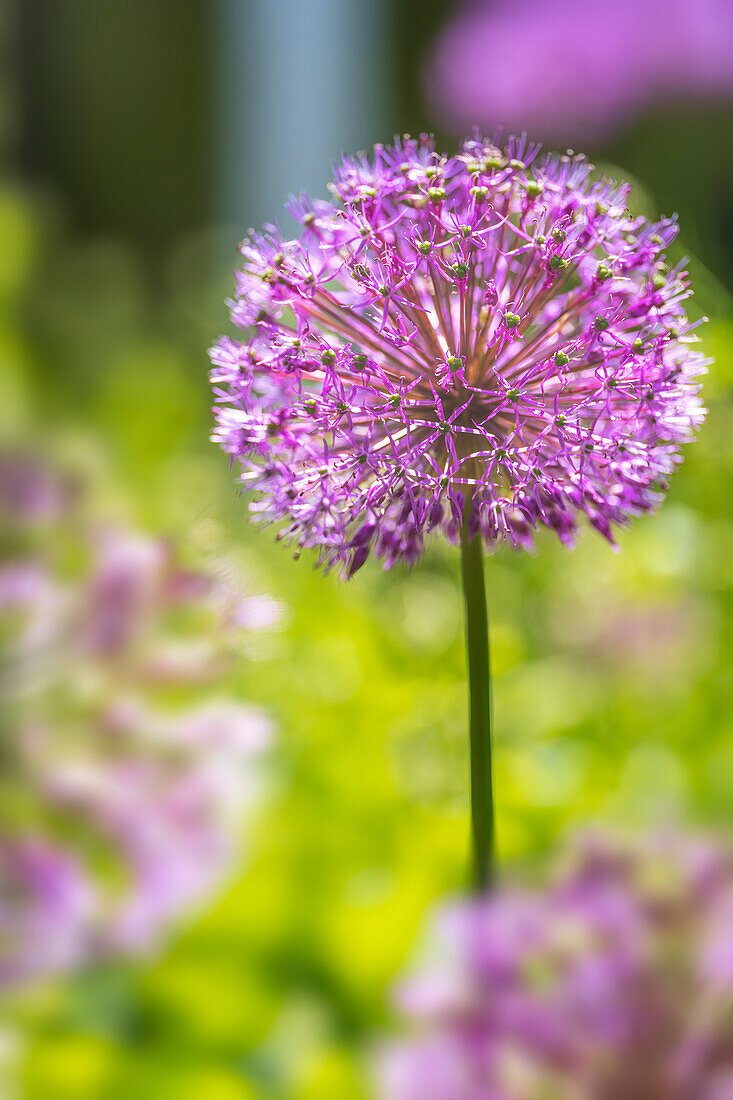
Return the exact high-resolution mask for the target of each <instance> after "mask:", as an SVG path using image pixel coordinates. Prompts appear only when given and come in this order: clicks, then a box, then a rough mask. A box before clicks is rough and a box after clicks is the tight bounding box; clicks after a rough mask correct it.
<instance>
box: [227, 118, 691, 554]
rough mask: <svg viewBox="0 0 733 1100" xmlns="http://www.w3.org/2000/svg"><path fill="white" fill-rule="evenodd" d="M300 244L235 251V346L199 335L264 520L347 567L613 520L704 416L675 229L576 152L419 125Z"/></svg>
mask: <svg viewBox="0 0 733 1100" xmlns="http://www.w3.org/2000/svg"><path fill="white" fill-rule="evenodd" d="M332 190H333V193H334V202H333V203H329V202H322V201H317V202H312V201H309V200H308V199H307V198H305V197H303V198H301V199H300V200H298V201H294V202H292V203H291V206H290V210H291V213H292V214H293V215H294V216H295V218H296V219H297V221H298V222H299V223H300V225H301V227H302V232H301V234H300V236H299V237H298V238H297V239H295V240H288V239H286V238H285V237H283V236H282V235H281V234H280V233H279V232H278V231H277V230H276V229H275V228H274V227H269V228H268V229H267V230H266V232H265V233H264V234H263V235H261V236H257V235H254V236H252V238H251V239H250V240H248V241H245V242H244V243H243V245H242V246H241V251H242V254H243V256H244V265H243V271H242V272H241V273H240V274H239V276H238V286H237V294H236V297H235V299H234V300H233V302H232V303H231V313H232V318H233V320H234V322H235V323H236V325H238V326H239V328H241V329H243V330H245V332H246V333H247V336H246V338H245V340H244V341H235V340H232V339H229V338H224V339H222V340H220V341H219V342H218V344H216V346H215V347H214V348H213V350H212V360H213V364H214V367H213V371H212V382H213V386H214V389H215V393H216V401H217V406H216V415H217V427H216V430H215V432H214V435H213V439H214V440H215V441H216V442H218V443H220V444H221V446H222V447H223V449H224V450H225V451H226V452H227V453H228V454H229V455H230V456H231V459H232V461H236V462H237V463H239V465H240V466H241V472H240V479H241V484H242V485H243V486H244V487H245V488H247V489H252V490H256V491H258V498H257V502H256V503H254V504H253V505H252V507H253V509H254V510H255V511H256V513H257V514H259V515H261V516H262V517H264V518H265V519H267V520H270V521H273V522H276V523H279V524H281V533H282V535H283V537H286V538H288V539H290V540H292V541H293V542H294V543H295V545H296V548H300V547H318V548H319V550H320V553H321V557H322V559H324V560H325V561H326V562H327V563H328V564H333V563H334V562H339V563H341V564H342V565H343V566H344V567H345V569H346V571H347V572H348V573H349V574H351V573H353V572H354V571H355V570H356V569H358V568H359V567H360V566H361V565H363V563H364V562H365V560H366V559H367V557H368V555H369V553H370V551H373V552H374V553H375V554H376V555H377V556H378V557H381V558H384V560H385V563H386V565H387V566H389V565H391V564H392V563H393V562H395V561H397V560H403V561H407V562H414V561H415V560H416V559H417V558H418V556H419V555H420V553H421V550H422V546H423V541H424V537H425V535H426V533H427V532H429V531H431V530H434V529H441V530H442V531H443V532H444V533H445V534H446V535H447V536H448V537H449V538H451V539H455V538H456V537H457V534H458V532H459V529H460V527H461V525H462V524H463V523H464V522H467V523H468V525H469V531H470V534H471V536H473V535H474V534H476V533H477V532H479V531H480V533H481V535H482V536H483V538H484V540H485V542H486V543H487V544H488V545H490V544H493V543H496V542H497V541H499V540H508V541H509V542H511V543H513V544H514V545H520V546H529V545H531V543H532V532H533V530H534V529H535V528H537V527H538V526H543V525H544V526H546V527H549V528H552V529H553V530H554V531H556V532H557V534H558V535H559V536H560V538H561V539H562V540H563V541H564V542H567V543H569V542H571V541H572V538H573V534H574V531H575V529H576V524H577V517H578V515H579V514H584V515H586V516H587V517H588V519H589V520H590V522H591V524H593V526H595V527H596V528H597V529H598V530H599V531H601V532H602V533H603V534H604V535H605V536H606V537H607V538H609V539H613V534H612V529H613V526H614V525H615V524H623V523H625V522H626V521H627V520H628V519H629V517H631V516H634V515H636V514H638V513H641V512H648V511H649V510H651V509H653V508H654V507H655V506H656V505H657V504H658V503H659V501H660V499H661V496H662V493H663V491H664V489H665V487H666V483H667V479H668V477H669V475H670V473H671V472H672V469H673V467H674V465H675V463H676V462H677V461H678V460H679V446H680V444H681V443H684V442H687V441H688V440H689V439H690V438H691V437H692V434H693V431H694V429H695V428H696V427H697V426H698V425H699V423H700V422H701V419H702V415H703V410H702V408H701V405H700V402H699V399H698V396H697V390H698V385H697V382H696V379H697V376H698V375H699V374H700V373H701V371H702V370H703V367H704V361H703V359H702V357H701V356H700V355H699V353H697V352H695V351H694V350H693V349H692V348H691V347H690V344H691V342H692V341H693V340H694V339H695V337H694V335H693V333H692V328H693V327H694V326H692V325H691V324H690V323H689V322H688V320H687V319H686V316H685V313H684V309H683V301H684V299H685V298H686V297H687V296H688V294H689V288H688V280H687V276H686V273H685V271H684V269H683V265H682V264H678V265H676V266H674V267H672V268H670V267H668V266H667V264H666V263H665V249H666V248H667V247H668V246H669V244H670V242H671V241H672V239H673V238H674V236H675V234H676V232H677V228H676V224H675V221H674V220H673V219H665V220H662V221H661V222H658V223H650V222H648V221H647V220H646V219H644V218H643V217H638V216H635V215H632V214H631V213H630V212H629V210H628V207H627V202H628V198H629V188H628V187H627V186H625V185H617V184H615V183H612V182H608V181H604V180H599V179H596V178H595V176H594V175H593V172H592V167H591V165H590V164H588V163H587V161H586V160H585V159H584V158H583V157H581V156H560V157H557V156H551V155H547V156H541V155H540V150H539V147H538V146H537V145H532V144H528V143H527V141H526V139H524V138H521V139H514V138H512V139H510V140H509V142H508V146H507V147H506V149H500V148H498V147H497V146H496V145H494V144H492V143H491V142H487V141H484V140H479V139H478V138H476V139H474V140H470V141H466V142H464V143H463V145H462V146H461V149H460V152H459V153H458V155H457V156H453V157H446V156H441V155H439V154H438V153H436V152H435V150H434V148H433V144H432V142H431V141H430V140H429V139H428V138H427V137H421V138H420V140H417V141H415V140H412V139H410V138H405V139H404V140H403V141H400V142H397V143H396V144H395V145H394V146H393V147H389V148H387V147H383V146H377V147H376V149H375V150H374V155H373V157H371V158H368V157H367V156H366V155H359V156H357V157H356V158H353V159H352V158H346V159H344V161H343V162H342V164H341V165H340V167H339V168H338V170H337V171H336V175H335V182H334V183H333V185H332Z"/></svg>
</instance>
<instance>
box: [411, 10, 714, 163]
mask: <svg viewBox="0 0 733 1100" xmlns="http://www.w3.org/2000/svg"><path fill="white" fill-rule="evenodd" d="M424 83H425V93H426V95H427V97H428V99H429V100H430V103H431V106H432V108H433V111H434V113H435V116H436V117H437V118H438V119H440V120H441V122H443V123H444V124H446V125H448V126H450V127H453V128H454V129H457V130H458V132H460V131H461V130H463V128H464V127H465V126H466V125H471V124H472V123H473V122H475V121H476V120H479V122H482V123H483V122H486V123H490V124H491V125H496V124H497V123H501V124H502V125H505V126H509V127H513V126H515V125H520V126H527V127H530V128H531V129H532V131H533V132H534V133H537V134H538V135H541V136H542V137H543V138H545V139H547V140H552V141H558V142H568V141H569V142H579V141H583V142H585V141H593V142H596V143H597V142H598V141H601V140H603V139H606V138H607V137H608V136H609V134H611V133H613V132H614V131H616V130H618V129H619V128H620V127H621V126H623V125H624V124H626V123H628V122H629V121H630V120H631V119H633V118H634V117H635V116H636V115H637V114H639V113H640V112H641V111H643V110H644V109H645V108H647V107H648V106H650V105H654V104H655V103H656V102H658V101H663V100H665V99H667V100H669V99H672V100H673V101H674V102H679V101H682V100H684V99H687V98H690V97H694V98H696V99H700V98H713V97H716V96H717V97H721V96H722V97H725V96H730V94H731V92H733V8H732V7H731V5H730V2H729V0H696V2H695V3H690V0H616V3H615V4H614V7H613V12H611V11H610V10H609V7H608V4H607V3H604V0H553V2H552V3H551V4H548V3H546V2H545V0H473V2H470V3H465V4H463V6H462V7H461V8H460V9H459V10H458V11H457V12H456V13H455V14H454V15H453V16H452V18H451V19H450V20H449V21H448V23H447V25H446V27H445V29H444V30H443V31H442V32H441V34H440V37H439V38H438V40H437V42H436V43H435V46H434V48H433V49H432V50H431V52H430V55H429V58H428V62H427V64H426V66H425V81H424Z"/></svg>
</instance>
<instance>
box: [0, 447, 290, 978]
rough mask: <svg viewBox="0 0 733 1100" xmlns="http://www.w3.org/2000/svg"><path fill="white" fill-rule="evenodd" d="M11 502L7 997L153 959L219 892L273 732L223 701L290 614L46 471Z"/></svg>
mask: <svg viewBox="0 0 733 1100" xmlns="http://www.w3.org/2000/svg"><path fill="white" fill-rule="evenodd" d="M0 482H1V483H2V486H3V490H2V491H0V515H1V516H2V520H3V528H4V542H3V552H2V559H0V663H1V669H2V673H1V674H2V681H3V682H2V689H3V707H4V717H5V719H6V729H5V733H4V740H3V777H2V788H3V790H2V802H3V819H2V823H1V824H0V987H2V986H4V985H19V984H23V983H25V982H28V981H30V980H32V979H36V978H41V977H45V976H47V975H51V974H54V973H58V972H60V971H63V970H67V969H69V968H70V967H74V966H78V965H80V964H82V963H84V962H86V961H88V960H90V959H95V958H99V957H106V956H108V955H112V954H116V953H127V952H137V951H141V950H148V949H149V948H150V947H151V946H153V945H154V944H155V943H156V942H157V941H158V939H159V937H160V936H161V934H162V933H163V932H164V931H165V929H166V928H167V927H168V926H169V925H170V924H171V922H172V921H173V920H174V919H175V918H176V917H178V916H179V915H182V914H183V913H184V912H185V911H186V910H187V909H188V908H189V907H191V906H193V905H195V904H197V903H198V902H200V901H201V900H202V899H203V898H204V897H205V896H206V894H207V893H208V892H209V891H211V890H212V889H213V888H214V887H215V886H216V885H217V884H218V882H219V881H220V880H221V877H222V875H223V873H224V872H225V870H226V869H227V867H228V866H229V864H230V862H231V858H232V856H233V855H234V853H235V836H236V832H237V831H238V823H239V822H240V820H241V816H242V812H243V810H244V809H245V807H246V806H247V804H248V803H249V802H251V795H252V793H253V783H254V782H255V774H254V761H255V758H256V756H257V755H258V754H259V753H260V752H261V751H262V750H263V749H264V748H265V747H266V745H267V744H268V742H269V739H270V724H269V720H268V719H267V717H266V716H265V715H264V714H263V713H261V712H260V711H258V710H256V709H254V708H252V707H250V706H247V705H246V704H244V703H243V702H240V701H239V700H234V699H231V698H229V697H228V695H223V696H221V697H219V695H218V694H217V692H218V690H219V689H220V687H221V685H222V684H223V682H224V678H225V677H226V674H227V672H228V669H229V667H230V666H231V663H232V661H233V659H234V658H235V656H238V655H239V653H240V652H241V649H242V642H243V639H244V635H245V634H246V632H247V631H248V629H249V628H251V629H256V630H259V629H261V628H262V627H263V626H265V625H267V624H268V622H271V621H272V618H273V612H274V611H275V610H276V607H275V605H274V604H271V603H270V604H269V614H268V613H267V612H268V607H266V606H265V604H264V603H263V601H265V599H266V598H265V597H262V596H250V597H240V596H235V595H234V593H233V592H232V591H230V590H229V589H228V588H227V586H226V585H225V583H224V581H221V582H219V581H214V580H213V579H212V578H210V577H208V576H205V575H203V574H201V573H198V572H195V571H192V570H190V569H187V568H184V567H183V566H182V565H181V564H180V562H179V561H178V559H177V556H176V554H175V553H174V551H173V549H172V547H171V546H170V545H168V544H167V543H165V542H163V541H162V540H158V539H153V538H150V537H148V536H146V535H142V534H140V533H138V532H135V531H131V530H129V529H128V528H126V527H125V528H123V527H120V526H115V527H113V526H110V525H109V524H104V525H100V524H99V523H95V522H93V521H89V519H88V517H87V515H86V513H84V512H83V508H82V505H81V504H78V502H77V503H75V498H77V497H78V492H74V491H72V490H70V489H69V487H68V485H67V484H66V482H65V479H64V478H63V477H61V476H57V475H56V473H55V472H54V471H53V470H52V469H50V468H45V467H43V466H42V465H40V464H38V463H37V462H35V461H26V460H25V459H24V458H23V457H22V456H18V455H10V456H4V457H0ZM11 489H12V491H10V490H11ZM5 490H8V491H5ZM202 685H203V686H205V687H206V689H207V701H205V702H202V701H201V698H200V695H199V694H198V692H197V689H198V688H200V687H201V686H202ZM212 692H213V695H212V694H211V693H212Z"/></svg>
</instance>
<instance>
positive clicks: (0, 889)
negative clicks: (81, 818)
mask: <svg viewBox="0 0 733 1100" xmlns="http://www.w3.org/2000/svg"><path fill="white" fill-rule="evenodd" d="M95 904H96V898H95V896H94V893H93V890H92V887H91V884H90V882H89V880H88V878H87V876H86V874H85V873H84V871H83V869H82V867H81V866H80V865H79V864H78V863H77V862H76V860H75V859H74V858H73V856H71V855H70V854H69V853H67V852H64V851H62V850H61V849H60V848H56V847H54V846H53V844H50V843H47V842H46V841H45V840H43V839H42V838H39V837H35V836H33V835H27V836H22V837H19V838H15V839H13V838H10V837H8V836H2V835H0V988H2V987H4V986H8V985H15V984H16V983H18V982H26V981H29V980H31V979H33V978H37V977H42V976H44V975H45V974H47V973H56V972H59V971H63V970H67V969H68V968H69V967H72V966H75V965H77V964H78V963H79V962H80V961H81V960H82V959H83V958H84V957H85V955H86V952H87V951H88V947H89V945H88V943H87V936H88V934H89V926H90V920H91V918H92V915H93V913H94V910H95Z"/></svg>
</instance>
